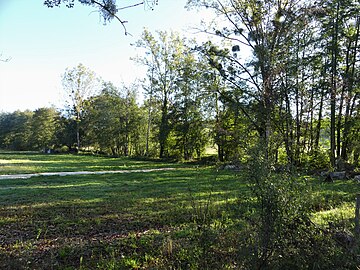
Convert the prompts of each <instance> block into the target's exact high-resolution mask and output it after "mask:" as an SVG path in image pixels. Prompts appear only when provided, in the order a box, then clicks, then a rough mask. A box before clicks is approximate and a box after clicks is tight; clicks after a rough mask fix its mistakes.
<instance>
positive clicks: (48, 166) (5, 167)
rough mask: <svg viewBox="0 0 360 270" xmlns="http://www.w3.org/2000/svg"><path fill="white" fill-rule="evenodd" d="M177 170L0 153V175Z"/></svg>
mask: <svg viewBox="0 0 360 270" xmlns="http://www.w3.org/2000/svg"><path fill="white" fill-rule="evenodd" d="M178 166H179V164H176V163H171V164H170V163H165V162H162V161H157V162H154V161H153V162H149V161H144V160H135V159H129V158H109V157H101V156H91V155H71V154H62V155H45V154H39V153H34V152H5V151H0V175H1V174H21V173H41V172H73V171H105V170H132V169H150V168H163V167H178Z"/></svg>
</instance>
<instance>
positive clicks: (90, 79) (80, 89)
mask: <svg viewBox="0 0 360 270" xmlns="http://www.w3.org/2000/svg"><path fill="white" fill-rule="evenodd" d="M98 82H99V81H98V79H97V78H96V75H95V73H94V72H93V71H91V70H90V69H88V68H86V67H85V66H84V65H83V64H79V65H78V66H76V67H74V68H71V69H69V68H67V69H66V70H65V73H64V74H63V76H62V84H63V88H64V91H65V94H66V99H67V100H66V102H67V103H66V106H67V109H68V110H69V114H70V115H71V116H73V117H74V121H75V122H76V146H77V149H78V150H80V148H81V134H80V133H81V132H80V131H81V121H82V117H83V111H84V105H85V101H86V99H87V98H89V97H90V96H91V95H93V94H95V93H96V92H97V91H98V90H99V85H98Z"/></svg>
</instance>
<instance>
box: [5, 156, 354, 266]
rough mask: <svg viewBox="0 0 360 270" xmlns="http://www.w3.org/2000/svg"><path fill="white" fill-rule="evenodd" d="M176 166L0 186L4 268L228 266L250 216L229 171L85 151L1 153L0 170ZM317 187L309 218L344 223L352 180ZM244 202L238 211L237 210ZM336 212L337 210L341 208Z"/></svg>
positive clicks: (242, 187) (244, 190) (247, 197)
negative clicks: (314, 213)
mask: <svg viewBox="0 0 360 270" xmlns="http://www.w3.org/2000/svg"><path fill="white" fill-rule="evenodd" d="M159 167H176V170H172V171H157V172H147V173H145V172H134V173H129V174H115V175H114V174H104V175H78V176H51V177H44V176H39V177H33V178H30V179H16V180H14V179H12V180H1V182H0V262H1V265H2V268H1V269H232V268H237V265H236V258H237V256H238V252H239V250H238V247H239V246H241V242H242V241H246V239H244V236H243V232H244V231H251V229H252V228H251V227H249V225H248V224H246V222H243V220H242V216H244V215H246V213H250V214H251V211H252V210H251V209H252V204H253V199H252V197H251V192H250V190H249V188H248V183H247V182H246V181H245V180H243V178H241V176H239V175H235V173H233V172H230V171H225V170H222V171H217V170H216V168H212V167H194V166H183V165H182V164H174V163H170V164H167V163H165V162H151V161H141V160H132V159H127V158H104V157H93V156H81V155H42V154H33V153H11V152H1V153H0V168H1V169H0V174H12V173H34V172H46V171H51V172H55V171H77V170H114V169H140V168H159ZM309 181H311V184H312V185H313V186H314V188H313V192H312V194H311V196H312V200H313V207H314V212H316V213H318V214H316V215H314V221H315V222H317V223H318V224H320V225H323V226H326V222H328V221H330V220H334V219H342V220H346V222H350V220H351V218H352V216H351V212H352V211H353V205H352V203H353V202H354V198H355V195H356V192H357V191H358V190H359V189H358V184H357V183H354V182H351V181H348V182H340V181H339V182H335V183H321V182H320V181H319V180H318V179H315V178H309ZM240 205H241V211H239V208H240ZM337 211H339V212H337Z"/></svg>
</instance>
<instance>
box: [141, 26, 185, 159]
mask: <svg viewBox="0 0 360 270" xmlns="http://www.w3.org/2000/svg"><path fill="white" fill-rule="evenodd" d="M137 46H138V47H142V48H144V49H146V50H147V52H148V56H147V57H145V58H137V59H136V61H138V62H140V63H142V64H143V65H145V66H146V67H148V72H149V74H150V73H151V81H150V83H151V84H152V86H151V87H150V89H151V91H152V93H151V96H152V98H154V99H158V100H160V102H161V109H160V110H161V120H160V123H159V144H160V153H159V156H160V158H163V157H166V156H168V154H169V141H168V140H169V135H170V131H171V126H170V119H169V112H170V108H169V107H170V105H171V103H172V98H173V94H174V89H175V84H176V81H177V79H178V75H179V74H178V70H177V68H178V67H179V64H180V63H181V58H182V57H183V54H182V53H183V51H184V41H183V40H182V39H181V38H180V37H179V36H178V35H176V34H175V33H171V34H168V33H167V32H158V39H156V38H155V37H154V36H153V35H152V34H151V33H150V32H149V31H148V30H145V31H144V32H143V35H142V38H141V40H139V41H138V42H137Z"/></svg>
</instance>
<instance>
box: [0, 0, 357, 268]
mask: <svg viewBox="0 0 360 270" xmlns="http://www.w3.org/2000/svg"><path fill="white" fill-rule="evenodd" d="M46 2H48V3H47V4H48V5H51V4H52V5H55V4H56V2H57V1H46ZM62 2H63V3H68V4H69V5H71V3H73V2H74V1H62ZM80 2H81V3H82V4H85V5H91V4H94V2H95V1H80ZM60 3H61V1H58V4H60ZM104 3H107V4H108V5H105V4H104V5H101V8H102V10H103V11H104V12H105V13H106V14H107V16H108V17H106V18H104V19H105V20H111V19H113V18H114V13H110V12H109V10H110V11H111V10H112V9H110V8H111V7H112V6H111V4H112V3H113V1H104ZM159 4H161V3H159ZM187 6H188V8H194V9H197V8H204V9H209V10H212V12H214V14H215V15H216V18H217V20H215V21H214V22H213V23H212V24H210V25H204V28H203V29H199V31H200V30H201V31H202V32H203V33H207V34H208V35H209V40H207V41H203V42H199V41H196V40H190V39H188V38H186V37H183V36H180V35H179V34H177V33H175V32H163V31H158V32H154V33H151V32H149V31H148V30H146V29H145V30H144V31H143V34H142V37H141V39H140V40H138V42H137V43H136V46H137V47H138V48H141V49H142V51H143V52H144V53H143V55H139V56H138V57H136V58H134V59H133V61H136V62H137V63H139V64H140V65H142V66H144V67H146V69H147V73H146V76H145V77H144V78H143V79H142V80H140V81H137V82H134V84H132V85H130V86H126V85H121V86H116V85H114V84H113V83H112V82H108V81H103V80H102V79H101V78H100V77H98V76H97V75H96V73H95V71H92V70H90V69H88V68H87V67H85V66H84V65H83V64H81V63H80V64H79V65H77V66H76V67H71V68H68V69H66V70H65V71H64V73H63V74H62V84H63V90H64V93H65V96H66V97H67V98H66V101H67V105H66V106H64V107H63V108H54V107H49V108H39V109H37V110H35V111H15V112H11V113H1V114H0V149H5V150H17V151H18V150H21V151H23V150H37V151H43V152H51V153H69V152H71V153H93V154H101V155H105V156H110V157H120V158H122V157H136V158H146V159H156V160H159V159H160V160H163V161H164V160H172V161H173V160H176V161H179V162H185V163H186V162H197V163H196V164H206V165H214V166H220V167H221V166H222V167H226V165H229V164H230V165H231V166H232V167H231V168H235V169H236V170H240V171H244V172H242V173H244V174H245V176H244V177H245V178H246V179H248V180H249V182H250V183H249V190H251V192H252V196H253V197H252V198H253V200H254V201H256V202H257V206H256V207H255V208H254V209H255V210H254V209H252V210H251V207H250V206H244V205H250V204H251V203H254V201H252V200H250V199H249V200H247V199H244V198H242V197H241V195H239V198H238V199H237V200H238V203H239V204H241V203H243V205H242V207H240V208H241V211H242V213H241V217H238V219H241V221H240V222H239V223H237V224H236V225H234V224H235V223H236V222H235V221H234V220H235V219H236V218H235V219H233V220H232V222H234V223H232V225H234V227H236V229H237V228H238V227H237V226H239V227H241V229H239V230H238V232H241V233H242V232H244V235H243V236H240V235H237V236H236V237H238V238H236V237H235V238H236V241H240V240H239V239H240V238H241V237H243V238H241V239H242V240H243V241H242V244H241V245H246V246H247V249H244V250H245V251H244V250H243V252H244V254H241V256H243V257H241V258H242V259H243V258H247V259H246V260H248V261H246V260H244V261H243V262H245V263H244V265H239V264H233V265H232V268H231V267H230V266H229V268H223V266H224V265H222V266H216V267H215V268H212V267H211V265H210V266H209V265H206V264H205V265H202V266H198V267H195V268H188V266H186V265H182V266H179V265H178V266H177V267H176V266H174V265H173V266H174V267H175V268H171V269H359V265H360V263H359V262H360V258H359V235H360V228H359V209H358V208H357V210H356V211H357V214H356V215H357V216H356V217H355V224H354V223H353V219H350V220H351V221H349V220H347V222H348V223H347V222H345V223H346V224H345V223H341V222H340V223H341V224H340V225H339V224H338V223H336V222H335V223H336V224H334V222H333V221H332V222H329V223H328V224H326V226H327V227H326V226H325V227H326V228H325V227H323V228H320V227H318V226H317V225H315V224H314V222H313V219H312V218H311V215H312V213H313V212H316V211H318V210H322V209H324V208H325V209H327V210H329V209H330V208H331V207H330V206H329V205H327V206H324V205H325V204H326V203H328V202H329V201H331V202H334V204H333V206H334V205H336V204H337V203H338V204H340V201H341V199H339V200H338V201H337V202H335V201H336V200H337V198H335V197H331V196H330V198H329V197H326V198H325V197H324V198H323V201H322V203H320V199H319V197H317V199H316V200H318V201H317V203H314V201H311V202H310V201H307V200H306V197H307V195H308V194H310V191H308V188H309V186H308V184H307V182H306V178H305V176H304V175H305V174H311V175H315V176H316V177H317V176H320V174H322V173H325V174H327V175H332V176H334V179H333V177H332V176H330V177H328V178H326V179H325V180H327V181H331V182H332V181H334V180H336V179H335V178H336V176H335V175H336V174H334V172H345V175H344V177H342V179H341V181H344V182H345V181H347V180H345V179H348V180H349V179H353V178H354V176H356V175H358V174H360V172H359V163H360V102H359V101H360V16H359V15H360V3H359V1H355V0H335V1H330V0H318V1H297V0H287V1H283V0H277V1H275V0H270V1H265V0H247V1H239V0H225V1H217V0H189V1H188V4H187ZM115 11H116V10H115ZM109 14H110V15H112V16H110V15H109ZM115 18H116V19H118V20H119V18H118V17H115ZM209 149H210V150H211V151H210V150H209ZM219 164H221V165H219ZM303 176H304V177H303ZM323 180H324V179H322V180H321V181H323ZM349 181H350V180H349ZM351 181H353V180H351ZM318 184H319V185H320V183H318ZM321 184H322V182H321ZM330 184H334V183H333V182H332V183H330ZM351 185H352V191H351V196H350V197H351V198H350V197H349V196H348V195H344V196H345V197H346V198H347V199H346V200H348V201H347V203H350V202H352V203H354V204H355V197H356V194H355V193H357V192H358V190H359V189H358V190H357V191H356V189H357V188H358V183H355V182H351ZM306 192H309V193H306ZM345 193H346V192H345ZM345 193H344V194H345ZM357 196H358V201H359V204H360V197H359V195H357ZM310 197H311V196H310V195H309V200H311V199H314V198H313V197H311V198H310ZM206 207H207V205H206V206H204V208H200V210H199V209H198V210H199V211H205V212H204V213H203V212H202V213H200V215H199V216H200V217H199V220H201V222H203V223H201V225H199V227H198V229H199V232H201V233H200V236H201V237H204V239H205V240H204V239H203V242H201V245H203V246H201V247H204V250H202V251H201V248H200V247H199V252H200V253H201V252H204V253H201V254H202V255H204V256H205V257H206V258H208V259H209V258H210V257H211V254H210V253H206V252H210V251H209V250H211V248H210V244H209V246H206V245H207V243H208V242H207V241H208V239H209V238H210V239H211V237H213V236H214V234H212V233H214V232H213V231H212V230H213V229H214V227H212V225H211V224H210V223H206V222H208V221H207V220H206V221H205V218H206V217H207V215H210V214H211V213H210V212H206V211H207V208H206ZM246 207H248V208H246ZM357 207H359V206H357ZM351 209H354V208H351ZM201 214H204V219H203V220H202V219H201ZM248 215H249V216H252V215H256V221H254V220H255V219H251V218H247V216H248ZM223 221H224V220H223ZM227 221H228V220H227ZM199 222H200V221H199ZM224 222H225V221H224ZM253 222H254V223H253ZM255 223H256V224H255ZM245 224H246V225H245ZM254 224H255V225H254ZM344 224H345V225H344ZM214 226H215V225H214ZM219 226H220V227H221V224H220V225H219ZM252 226H254V228H255V229H254V230H255V231H254V234H256V236H254V235H253V234H252V233H251V232H250V231H251V229H250V228H251V227H252ZM215 227H216V226H215ZM234 227H232V228H234ZM335 227H336V228H340V227H341V228H346V231H347V232H349V231H351V232H352V233H346V234H342V236H343V237H345V238H346V237H348V238H346V239H348V242H346V241H347V240H346V241H345V242H346V244H344V241H343V239H342V240H339V238H336V237H333V238H332V236H331V233H330V231H331V232H334V230H332V229H334V228H335ZM244 228H245V229H244ZM222 229H223V231H221V230H222ZM219 230H220V231H221V232H222V233H223V234H222V236H224V237H225V236H226V235H227V233H228V232H230V231H231V230H230V229H229V230H230V231H227V229H226V228H225V227H224V228H223V227H221V229H219ZM231 232H233V231H231ZM336 232H339V231H336ZM229 234H230V233H229ZM295 234H296V235H295ZM214 237H215V236H214ZM353 237H354V238H353ZM235 238H231V239H230V240H229V239H222V238H221V237H220V238H217V239H218V240H219V239H222V240H224V241H225V242H226V240H228V242H226V244H228V245H229V246H231V244H230V243H229V241H232V240H234V242H236V241H235ZM206 239H207V240H206ZM334 239H335V240H334ZM349 239H350V240H349ZM354 239H355V240H354ZM350 242H351V243H350ZM354 242H355V244H354ZM189 245H190V244H189ZM249 246H250V247H251V248H248V247H249ZM206 248H209V249H206ZM220 249H221V248H219V250H220ZM229 250H230V247H229ZM316 251H317V252H316ZM224 252H225V251H224ZM322 252H323V253H322ZM220 253H221V252H220V251H219V254H220ZM225 253H226V252H225ZM225 253H224V254H222V255H221V256H224V257H221V258H222V259H224V260H225V261H226V260H227V257H226V256H227V255H225ZM230 253H231V252H230V251H229V252H228V253H226V254H230ZM219 254H218V255H219ZM237 254H238V255H239V253H237ZM178 256H180V255H179V254H178ZM219 256H220V255H219ZM239 256H240V255H239ZM316 256H317V257H316ZM180 257H181V256H180ZM180 257H179V258H180ZM249 258H250V259H249ZM251 258H256V259H251ZM179 260H180V259H179ZM199 261H200V259H199ZM240 261H241V260H240ZM317 262H318V264H317ZM173 263H174V264H176V262H175V261H173ZM213 263H214V265H216V263H215V262H213ZM170 264H171V263H170ZM214 265H213V266H214ZM229 265H230V264H229ZM246 265H247V267H246ZM166 267H169V264H165V266H164V269H165V268H166ZM341 267H342V268H341ZM145 268H146V267H145ZM114 269H116V268H114ZM121 269H122V268H121ZM124 269H126V268H124ZM131 269H140V268H131ZM149 269H156V267H155V268H151V267H150V268H149ZM168 269H170V268H168Z"/></svg>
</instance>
